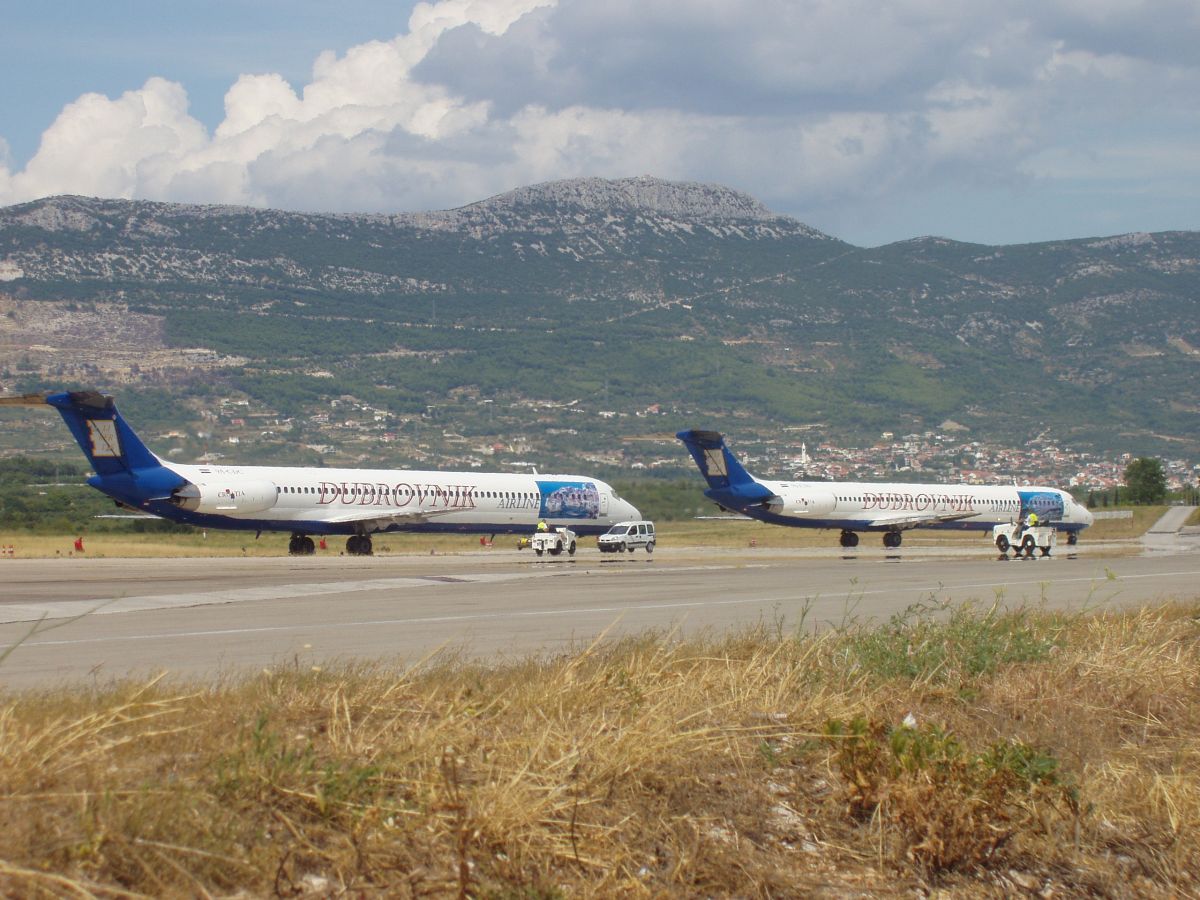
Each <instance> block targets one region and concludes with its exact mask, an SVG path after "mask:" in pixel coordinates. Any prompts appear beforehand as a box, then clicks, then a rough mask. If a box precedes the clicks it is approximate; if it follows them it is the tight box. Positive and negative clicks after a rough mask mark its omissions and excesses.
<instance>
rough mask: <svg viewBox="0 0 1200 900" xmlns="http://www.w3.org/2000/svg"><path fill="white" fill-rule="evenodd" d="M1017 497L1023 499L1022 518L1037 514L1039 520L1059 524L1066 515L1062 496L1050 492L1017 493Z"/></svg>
mask: <svg viewBox="0 0 1200 900" xmlns="http://www.w3.org/2000/svg"><path fill="white" fill-rule="evenodd" d="M1017 496H1018V497H1020V498H1021V516H1022V517H1024V516H1026V515H1028V514H1029V513H1030V512H1035V513H1037V516H1038V518H1039V519H1043V520H1045V521H1047V522H1058V521H1061V520H1062V518H1063V515H1064V514H1065V513H1066V510H1065V509H1064V508H1063V498H1062V495H1061V494H1055V493H1051V492H1050V491H1017Z"/></svg>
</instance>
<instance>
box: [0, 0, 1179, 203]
mask: <svg viewBox="0 0 1200 900" xmlns="http://www.w3.org/2000/svg"><path fill="white" fill-rule="evenodd" d="M1151 5H1153V9H1151ZM1197 10H1198V8H1197V7H1196V6H1195V4H1194V2H1192V0H1155V2H1154V4H1150V0H1086V2H1085V0H1041V2H1034V0H1019V2H1017V3H1013V4H991V5H982V6H981V5H968V6H963V5H962V4H958V3H954V2H951V0H897V2H894V3H888V4H884V5H880V4H878V3H876V2H874V0H839V2H832V0H744V2H741V3H736V4H714V3H712V2H711V0H440V2H436V3H421V4H419V5H417V6H416V7H415V8H414V9H413V11H412V14H411V16H410V18H409V21H408V27H407V30H406V31H405V32H404V33H402V34H400V35H398V36H395V37H393V38H391V39H389V40H378V41H370V42H367V43H364V44H360V45H358V46H355V47H352V48H350V49H349V50H347V51H346V52H345V53H343V54H341V55H338V54H336V53H334V52H332V51H327V52H325V53H322V54H321V55H320V56H319V57H318V58H317V59H316V60H315V62H314V64H313V67H312V73H311V77H310V79H309V81H308V82H307V83H306V84H303V85H299V86H296V85H293V84H289V83H288V81H287V80H285V79H284V78H283V77H282V76H280V75H278V74H273V73H260V74H246V75H242V76H241V77H239V78H238V79H237V80H236V82H234V83H233V84H232V86H231V87H230V88H229V89H228V91H227V93H226V95H225V104H224V118H223V119H222V120H221V121H220V122H219V123H217V124H216V126H215V127H214V128H213V129H212V130H211V132H210V131H209V130H208V129H207V128H206V127H205V126H204V125H203V124H201V123H200V122H198V121H197V120H196V119H195V118H193V117H192V116H191V115H190V114H189V112H188V103H187V95H186V92H185V90H184V87H183V86H182V85H179V84H176V83H172V82H169V81H166V80H164V79H161V78H154V77H152V78H150V79H149V80H148V81H147V82H146V83H145V84H144V85H143V86H142V87H141V88H138V89H136V90H131V91H128V92H127V93H125V94H122V95H121V96H119V97H117V98H116V99H109V98H106V97H103V96H101V95H96V94H88V95H85V96H83V97H80V98H79V99H78V100H76V101H74V102H73V103H71V104H68V105H67V106H66V107H65V108H64V109H63V110H62V112H61V113H60V114H59V116H58V118H57V119H56V120H55V121H54V123H53V124H52V125H51V126H50V128H49V129H47V131H46V132H45V134H44V135H43V137H42V142H41V146H40V147H39V149H38V151H37V153H36V154H35V156H34V157H33V158H32V159H31V160H30V161H29V163H28V164H27V165H26V166H25V167H24V168H23V169H19V170H18V169H17V168H16V167H15V166H14V164H13V163H11V162H8V163H6V162H5V159H4V156H3V155H2V154H0V202H14V201H17V200H23V199H30V198H33V197H37V196H44V195H47V194H53V193H64V192H75V193H85V194H100V195H104V196H121V197H148V198H155V199H168V200H187V201H196V202H230V203H248V204H254V205H270V206H280V207H285V208H293V209H307V210H364V211H365V210H407V209H420V208H437V207H447V206H454V205H458V204H461V203H465V202H469V201H471V200H474V199H478V198H480V197H483V196H487V195H490V194H493V193H496V192H498V191H501V190H505V189H507V188H510V187H514V186H516V185H519V184H525V183H530V182H536V181H543V180H547V179H551V178H558V177H570V176H576V175H601V176H620V175H629V174H640V173H652V174H656V175H662V176H665V177H671V178H680V179H697V180H704V181H721V182H725V183H729V184H732V185H734V186H737V187H740V188H743V189H746V190H749V191H751V192H752V193H754V194H756V195H757V196H760V197H762V198H764V199H765V200H766V201H767V202H768V204H769V205H772V206H773V207H775V208H777V209H782V210H783V211H788V212H793V213H795V214H798V215H801V217H806V218H816V219H817V220H818V223H819V222H820V221H821V218H822V216H824V217H825V220H826V221H828V220H829V218H830V217H831V216H832V218H833V219H834V220H835V221H836V218H837V216H836V211H838V210H841V209H844V208H846V207H852V206H854V205H855V204H861V203H867V202H871V201H873V200H875V199H877V198H884V197H891V198H893V200H894V201H896V202H898V199H899V198H901V197H903V196H904V195H905V193H908V194H912V193H913V192H917V191H921V190H923V189H925V188H927V187H929V186H931V185H939V186H941V187H942V188H944V187H945V186H946V185H947V184H953V183H956V182H962V183H976V184H987V185H990V186H993V187H994V186H996V185H1004V184H1012V183H1019V182H1020V181H1021V180H1023V179H1025V180H1028V179H1041V178H1063V177H1068V176H1067V175H1064V174H1063V169H1064V168H1065V167H1064V166H1062V165H1061V164H1060V162H1061V161H1062V160H1065V159H1071V158H1073V157H1074V156H1077V155H1078V154H1079V153H1080V152H1081V148H1082V147H1083V146H1084V145H1086V148H1087V152H1089V153H1092V154H1095V153H1097V152H1098V153H1100V154H1101V155H1102V154H1103V152H1104V151H1103V148H1104V146H1105V145H1106V144H1111V145H1112V146H1113V147H1114V155H1113V158H1112V160H1111V161H1110V163H1108V164H1105V165H1094V166H1092V167H1091V170H1092V171H1096V172H1105V171H1112V170H1113V169H1119V159H1120V158H1122V157H1121V153H1124V154H1125V155H1126V156H1128V155H1129V153H1128V148H1129V144H1130V142H1129V138H1128V135H1125V134H1121V133H1120V127H1119V123H1120V121H1121V120H1122V118H1131V119H1132V118H1135V117H1143V118H1144V117H1145V116H1146V115H1147V114H1148V112H1150V111H1155V110H1157V111H1159V114H1161V116H1163V117H1165V118H1164V119H1163V121H1168V120H1170V121H1172V122H1173V123H1174V124H1176V125H1180V123H1183V124H1182V126H1181V127H1182V130H1181V131H1180V133H1179V134H1177V135H1176V136H1175V145H1176V146H1182V147H1184V148H1187V147H1193V148H1194V147H1195V146H1196V144H1197V143H1200V123H1198V122H1197V121H1196V120H1197V119H1198V118H1200V117H1198V116H1197V101H1196V97H1198V96H1200V66H1198V63H1197V59H1196V57H1195V55H1194V49H1193V48H1194V46H1195V44H1196V42H1197V38H1200V12H1198V11H1197ZM1164 12H1165V14H1164ZM1172 117H1173V118H1172ZM1189 117H1190V118H1189ZM1114 123H1115V124H1114ZM1119 147H1123V148H1124V150H1121V151H1118V150H1117V149H1116V148H1119ZM1144 156H1145V154H1144V153H1143V154H1142V157H1141V158H1144ZM1187 156H1188V154H1187V153H1186V152H1183V153H1174V154H1170V155H1169V159H1171V160H1185V159H1186V158H1187ZM1193 169H1194V166H1192V165H1191V164H1190V163H1186V162H1180V171H1181V172H1184V173H1186V174H1187V175H1189V176H1191V175H1192V174H1193V172H1192V170H1193Z"/></svg>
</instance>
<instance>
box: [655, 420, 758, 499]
mask: <svg viewBox="0 0 1200 900" xmlns="http://www.w3.org/2000/svg"><path fill="white" fill-rule="evenodd" d="M675 437H677V438H679V439H680V440H681V441H683V443H684V446H686V447H687V448H688V451H689V452H690V453H691V454H692V459H694V460H695V461H696V465H697V466H699V467H700V473H701V474H702V475H703V476H704V477H705V478H706V479H707V480H708V486H709V487H710V488H718V489H726V488H729V487H730V486H731V485H732V486H734V487H735V488H736V487H737V486H739V485H748V484H754V483H756V482H755V481H754V477H753V476H752V475H751V474H750V473H749V472H747V471H746V470H745V469H744V468H743V467H742V464H741V463H740V462H738V460H737V457H735V456H734V455H733V454H732V453H731V452H730V451H729V448H728V447H727V446H725V436H724V435H723V434H721V433H720V432H719V431H697V430H695V429H693V430H691V431H681V432H679V433H678V434H676V435H675Z"/></svg>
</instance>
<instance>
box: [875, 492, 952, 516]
mask: <svg viewBox="0 0 1200 900" xmlns="http://www.w3.org/2000/svg"><path fill="white" fill-rule="evenodd" d="M862 502H863V507H862V508H863V509H888V510H914V511H916V512H925V511H926V510H929V511H938V510H944V511H946V512H971V511H973V510H974V509H975V498H974V497H972V496H971V495H970V494H933V493H919V494H908V493H903V494H902V493H899V492H880V493H870V492H864V493H863V497H862Z"/></svg>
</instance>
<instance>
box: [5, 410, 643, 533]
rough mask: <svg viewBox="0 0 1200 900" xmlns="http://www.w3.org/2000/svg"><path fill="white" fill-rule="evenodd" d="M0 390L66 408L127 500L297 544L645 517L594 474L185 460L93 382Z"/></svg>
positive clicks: (82, 442)
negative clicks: (170, 457) (42, 390)
mask: <svg viewBox="0 0 1200 900" xmlns="http://www.w3.org/2000/svg"><path fill="white" fill-rule="evenodd" d="M0 402H2V403H4V404H5V405H41V404H44V403H46V404H49V405H50V406H53V407H54V408H55V409H57V410H58V411H59V413H61V414H62V417H63V419H64V420H65V421H66V423H67V427H68V428H70V429H71V433H72V434H73V435H74V436H75V440H76V441H78V442H79V446H80V447H82V448H83V452H84V454H85V455H86V456H87V458H88V462H90V463H91V465H92V469H93V470H94V472H95V474H94V475H93V476H92V477H91V478H89V479H88V484H90V485H91V486H92V487H94V488H96V489H97V490H99V491H101V492H103V493H105V494H107V495H108V496H109V497H112V498H113V499H114V500H115V501H116V502H117V503H118V504H119V505H121V506H124V507H128V508H130V509H135V510H140V511H142V512H146V513H150V514H152V515H155V516H160V517H162V518H164V519H170V520H172V521H175V522H183V523H185V524H188V525H196V526H201V527H204V528H228V529H237V530H243V531H259V532H261V531H286V532H291V535H292V538H291V543H290V544H289V548H288V549H289V551H290V552H291V553H295V554H308V553H312V552H313V550H314V549H315V548H314V545H313V541H312V538H311V537H310V535H333V534H344V535H349V539H348V540H347V542H346V549H347V551H348V552H349V553H352V554H356V555H366V554H369V553H371V549H372V548H371V535H372V534H374V533H376V532H388V531H420V532H447V533H458V534H502V533H528V532H530V531H532V530H533V529H534V527H535V526H536V525H537V522H538V520H539V519H545V520H546V522H547V524H548V525H550V526H551V527H557V526H564V527H568V528H570V529H571V530H573V531H575V532H576V533H577V534H597V535H598V534H603V533H604V532H605V531H607V530H608V528H609V526H611V525H612V524H613V523H615V522H620V521H624V520H627V519H636V518H639V514H638V511H637V510H636V509H635V508H634V507H633V506H632V505H631V504H630V503H629V502H627V501H625V500H623V499H621V498H620V497H619V496H617V494H616V492H615V491H614V490H613V489H612V487H611V486H610V485H608V484H605V483H604V482H603V481H600V480H599V479H596V478H591V477H589V476H586V475H545V476H542V475H525V474H505V473H498V472H439V471H413V470H409V469H391V470H382V469H315V468H299V467H281V466H230V465H216V464H213V465H182V464H178V463H173V462H167V461H166V460H163V459H161V458H160V457H158V456H156V455H155V454H153V453H151V452H150V450H148V449H147V448H146V445H145V444H143V443H142V441H141V440H140V439H139V438H138V436H137V435H136V434H134V432H133V430H132V429H131V428H130V427H129V425H128V424H127V423H126V422H125V420H124V419H123V418H121V415H120V413H118V412H117V407H116V404H115V403H114V402H113V398H112V397H108V396H105V395H103V394H100V393H97V392H95V391H80V392H64V393H58V394H50V395H48V396H42V395H27V396H25V397H15V398H5V399H4V400H0Z"/></svg>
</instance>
